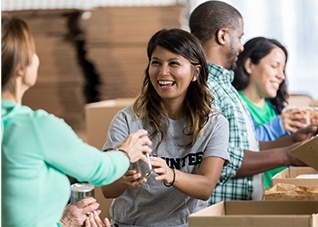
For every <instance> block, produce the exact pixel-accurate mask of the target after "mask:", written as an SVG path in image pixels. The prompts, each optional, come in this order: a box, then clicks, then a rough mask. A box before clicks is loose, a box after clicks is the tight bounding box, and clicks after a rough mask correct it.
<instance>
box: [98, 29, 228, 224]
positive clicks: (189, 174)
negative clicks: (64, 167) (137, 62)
mask: <svg viewBox="0 0 318 227" xmlns="http://www.w3.org/2000/svg"><path fill="white" fill-rule="evenodd" d="M147 51H148V59H149V63H148V67H147V69H146V71H145V72H146V75H145V79H144V83H143V85H144V86H143V88H142V92H141V94H140V95H139V97H137V99H136V101H135V102H134V104H133V105H131V106H128V107H126V108H125V109H123V110H121V111H119V112H118V113H117V115H116V116H115V117H114V119H113V120H112V123H111V125H110V128H109V131H108V137H107V141H106V143H105V144H104V147H103V149H104V150H107V149H109V148H111V147H116V146H118V145H119V144H120V143H121V142H122V141H123V139H124V138H126V136H127V135H128V134H129V133H130V132H132V131H135V130H137V129H145V130H147V131H148V136H149V138H151V140H152V145H151V146H150V147H151V148H152V157H151V159H150V160H151V165H152V168H153V171H152V173H151V175H150V176H149V177H148V178H147V179H145V178H142V179H141V180H137V179H139V177H140V174H139V173H137V172H136V170H128V171H127V172H126V174H125V176H124V177H122V178H121V179H119V180H117V181H115V182H114V183H112V184H111V185H107V186H103V194H104V196H105V197H106V198H115V200H114V201H113V203H112V205H111V209H110V213H111V216H112V223H113V224H114V225H115V226H160V227H162V226H169V227H171V226H178V227H181V226H182V227H183V226H184V227H185V226H188V224H187V223H188V216H189V214H191V213H194V212H196V211H199V210H200V209H203V208H205V207H207V200H208V199H209V198H210V195H211V193H212V191H213V189H214V187H215V185H216V184H217V182H218V179H219V176H220V173H221V170H222V167H223V166H224V165H226V164H227V163H228V162H229V154H228V152H227V145H228V138H229V126H228V121H227V120H226V119H225V117H224V116H223V115H221V114H220V113H218V112H216V111H213V110H212V109H211V102H212V100H213V97H212V95H211V93H210V92H209V90H208V87H207V82H206V80H207V76H208V67H207V62H206V60H205V57H204V53H203V50H202V47H201V45H200V43H199V42H198V40H197V39H196V38H195V37H194V36H192V35H191V34H190V33H188V32H186V31H184V30H181V29H170V30H166V29H163V30H161V31H159V32H157V33H156V34H154V36H153V37H152V38H151V39H150V41H149V43H148V49H147Z"/></svg>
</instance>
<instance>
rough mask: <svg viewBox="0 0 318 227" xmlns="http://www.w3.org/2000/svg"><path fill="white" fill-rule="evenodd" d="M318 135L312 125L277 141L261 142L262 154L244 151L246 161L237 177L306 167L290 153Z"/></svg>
mask: <svg viewBox="0 0 318 227" xmlns="http://www.w3.org/2000/svg"><path fill="white" fill-rule="evenodd" d="M317 133H318V126H317V125H311V126H308V127H306V128H303V129H300V130H298V131H297V132H296V133H294V134H292V135H290V136H285V137H282V138H280V139H277V140H276V141H272V142H260V150H261V152H253V151H249V150H244V160H243V163H242V166H241V168H240V169H239V170H238V172H237V174H236V176H237V177H245V176H252V175H255V174H258V173H262V172H265V171H267V170H270V169H273V168H276V167H280V166H287V165H295V166H304V165H305V164H304V163H303V162H301V161H300V160H298V159H297V158H296V157H294V156H293V155H292V154H291V153H290V152H291V150H292V149H293V148H294V147H296V146H298V145H300V144H301V143H302V142H304V141H306V140H308V139H310V138H312V137H313V136H315V135H317Z"/></svg>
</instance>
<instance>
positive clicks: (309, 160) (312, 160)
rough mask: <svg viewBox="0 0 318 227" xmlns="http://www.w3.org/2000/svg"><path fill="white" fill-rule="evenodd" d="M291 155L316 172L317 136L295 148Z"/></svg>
mask: <svg viewBox="0 0 318 227" xmlns="http://www.w3.org/2000/svg"><path fill="white" fill-rule="evenodd" d="M291 153H292V154H293V155H294V156H296V157H297V158H299V159H300V160H301V161H303V162H304V163H306V164H307V165H309V166H311V167H313V168H314V169H315V170H317V171H318V135H317V136H315V137H313V138H311V139H310V140H308V141H306V142H305V143H303V144H301V145H299V146H297V147H296V148H294V149H293V150H292V151H291Z"/></svg>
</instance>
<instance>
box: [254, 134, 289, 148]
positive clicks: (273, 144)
mask: <svg viewBox="0 0 318 227" xmlns="http://www.w3.org/2000/svg"><path fill="white" fill-rule="evenodd" d="M293 143H295V141H294V140H293V137H292V135H288V136H282V137H280V138H278V139H276V140H274V141H268V142H263V141H262V142H259V146H260V150H268V149H273V148H278V147H286V146H289V145H291V144H293Z"/></svg>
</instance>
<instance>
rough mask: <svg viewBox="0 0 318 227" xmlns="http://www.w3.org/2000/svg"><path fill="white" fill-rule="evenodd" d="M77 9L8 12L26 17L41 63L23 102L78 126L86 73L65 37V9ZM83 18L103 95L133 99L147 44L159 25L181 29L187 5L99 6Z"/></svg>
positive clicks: (142, 70) (88, 48)
mask: <svg viewBox="0 0 318 227" xmlns="http://www.w3.org/2000/svg"><path fill="white" fill-rule="evenodd" d="M73 11H74V10H35V11H17V12H7V13H9V14H13V15H16V16H20V17H22V18H24V19H26V20H27V22H28V24H29V25H30V27H31V29H32V32H33V34H34V36H35V42H36V46H37V53H38V55H39V57H40V61H41V65H40V69H39V79H38V82H37V84H36V85H35V86H34V88H32V89H31V90H30V91H28V92H27V93H26V95H25V98H24V100H23V102H24V104H26V105H29V106H31V107H32V108H34V109H38V108H42V109H45V110H47V111H48V112H50V113H53V114H55V115H57V116H59V117H62V118H64V119H65V121H66V122H67V123H69V124H70V125H71V126H72V127H73V128H74V129H75V130H81V129H83V128H84V127H85V124H84V120H85V118H84V104H85V99H84V97H83V93H82V88H83V84H84V77H83V74H82V71H81V68H80V67H79V65H78V63H77V59H76V57H77V56H76V51H75V49H74V46H73V44H72V42H71V41H70V40H69V39H68V38H67V37H68V36H67V35H68V29H67V18H66V17H65V16H63V14H65V13H70V12H73ZM90 12H91V17H90V18H89V19H87V20H83V21H82V23H81V25H82V28H83V30H84V31H85V40H86V43H87V44H86V48H87V58H88V59H89V61H91V62H92V63H93V64H94V66H95V69H96V72H97V73H98V74H99V76H100V79H101V82H102V84H101V85H100V86H99V87H98V91H99V92H100V94H101V95H100V99H101V100H107V99H113V98H131V97H135V96H136V95H137V94H138V92H139V90H140V86H141V83H142V78H143V72H144V69H145V67H146V64H147V59H146V45H147V42H148V40H149V38H150V37H151V35H152V34H153V33H154V32H156V31H158V30H159V29H161V28H164V27H166V28H169V27H181V21H182V17H183V14H184V6H162V7H106V8H97V9H94V10H92V11H90Z"/></svg>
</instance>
